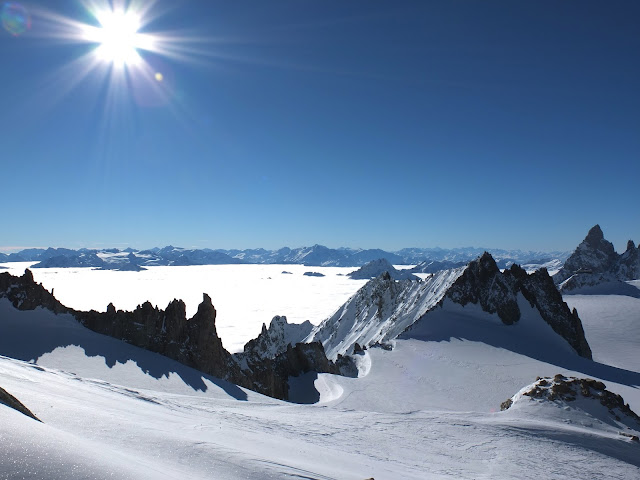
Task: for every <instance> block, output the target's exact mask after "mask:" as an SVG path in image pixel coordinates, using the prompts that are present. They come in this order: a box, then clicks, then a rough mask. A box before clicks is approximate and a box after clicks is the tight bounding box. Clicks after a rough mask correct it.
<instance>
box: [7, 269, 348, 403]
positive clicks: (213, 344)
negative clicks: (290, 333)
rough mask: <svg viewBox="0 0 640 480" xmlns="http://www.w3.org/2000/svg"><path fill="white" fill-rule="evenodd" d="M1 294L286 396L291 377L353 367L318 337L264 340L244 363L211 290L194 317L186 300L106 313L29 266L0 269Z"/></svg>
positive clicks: (16, 304) (20, 306) (242, 383)
mask: <svg viewBox="0 0 640 480" xmlns="http://www.w3.org/2000/svg"><path fill="white" fill-rule="evenodd" d="M0 298H7V299H9V301H11V303H12V304H13V306H14V307H15V308H17V309H19V310H33V309H35V308H39V307H41V308H46V309H48V310H51V311H52V312H54V313H56V314H58V313H69V314H71V315H73V316H74V317H75V318H76V319H77V320H78V321H79V322H80V323H81V324H83V325H84V326H85V327H87V328H89V329H90V330H93V331H95V332H97V333H101V334H103V335H108V336H110V337H113V338H116V339H119V340H123V341H125V342H127V343H130V344H132V345H135V346H137V347H141V348H144V349H146V350H149V351H152V352H156V353H159V354H161V355H164V356H166V357H168V358H171V359H174V360H176V361H178V362H180V363H183V364H184V365H187V366H189V367H193V368H196V369H197V370H200V371H202V372H203V373H206V374H209V375H213V376H216V377H218V378H221V379H225V380H228V381H230V382H232V383H235V384H237V385H240V386H242V387H245V388H248V389H251V390H254V391H257V392H259V393H262V394H264V395H268V396H271V397H274V398H279V399H283V400H286V399H287V398H288V395H289V393H288V391H289V384H288V382H289V377H295V376H299V375H301V374H303V373H307V372H309V371H316V372H318V373H334V374H340V373H341V371H345V372H349V371H350V361H349V359H347V358H341V359H339V360H340V361H339V363H334V362H331V361H329V360H327V357H326V355H325V352H324V348H323V347H322V344H320V343H319V342H312V343H305V344H303V343H297V344H296V345H293V346H292V345H291V344H290V343H287V344H286V345H279V346H278V348H272V349H271V350H270V351H271V353H272V355H269V356H268V355H265V354H263V353H262V352H260V348H258V347H259V345H260V344H261V340H258V341H256V342H254V344H253V345H254V346H253V347H251V346H250V347H249V348H248V349H247V350H248V351H249V352H250V354H249V355H247V356H245V358H244V362H239V361H238V359H236V358H234V356H233V355H231V354H230V353H229V352H228V351H227V350H226V349H225V348H224V347H223V346H222V342H221V340H220V338H219V337H218V334H217V331H216V326H215V320H216V311H215V308H214V307H213V305H212V303H211V298H210V297H209V296H208V295H207V294H204V295H203V301H202V303H201V304H200V305H199V306H198V311H197V312H196V314H195V315H194V316H193V317H192V318H190V319H187V318H186V310H185V304H184V302H183V301H182V300H173V301H172V302H170V303H169V305H168V306H167V308H166V309H165V310H162V309H159V308H157V307H154V306H153V305H151V303H149V302H145V303H144V304H142V305H139V306H138V307H137V308H136V309H135V310H133V311H131V312H128V311H122V310H116V309H115V307H114V306H113V304H109V306H108V307H107V311H106V312H96V311H94V310H91V311H89V312H83V311H76V310H73V309H71V308H68V307H65V306H64V305H62V304H61V303H60V302H59V301H58V300H57V299H56V298H55V297H54V296H53V294H52V293H51V292H49V291H47V290H46V289H45V288H44V287H43V286H42V285H41V284H37V283H35V281H34V279H33V275H32V273H31V272H30V271H29V270H26V271H25V273H24V275H22V276H21V277H14V276H12V275H11V274H9V273H0ZM277 323H278V322H276V324H277ZM301 328H303V329H304V328H307V329H308V327H301ZM272 333H273V332H272ZM300 335H302V332H301V333H300ZM267 336H268V335H267ZM273 336H274V337H276V336H277V335H275V334H274V335H273ZM250 343H251V342H250ZM272 346H273V345H272ZM257 352H259V353H257ZM241 363H243V365H241Z"/></svg>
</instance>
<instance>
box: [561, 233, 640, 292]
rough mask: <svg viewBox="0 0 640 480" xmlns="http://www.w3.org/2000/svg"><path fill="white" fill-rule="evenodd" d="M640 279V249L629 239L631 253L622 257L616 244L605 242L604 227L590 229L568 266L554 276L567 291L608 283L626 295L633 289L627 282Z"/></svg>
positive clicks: (570, 258)
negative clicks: (630, 288) (615, 247)
mask: <svg viewBox="0 0 640 480" xmlns="http://www.w3.org/2000/svg"><path fill="white" fill-rule="evenodd" d="M638 278H640V251H639V248H636V246H635V244H634V242H633V241H632V240H629V241H628V242H627V250H626V251H625V252H624V253H623V254H621V255H619V254H618V253H616V251H615V249H614V248H613V244H612V243H611V242H609V241H608V240H605V238H604V234H603V233H602V229H601V228H600V225H595V226H594V227H592V228H591V230H589V233H587V236H586V237H585V239H584V240H583V241H582V242H581V243H580V245H578V247H577V248H576V249H575V251H574V252H573V254H571V256H570V257H569V258H568V259H567V261H566V262H565V264H564V267H563V268H562V269H561V270H560V271H559V272H558V273H557V274H555V275H554V276H553V280H554V282H555V283H556V284H557V285H558V287H559V288H560V289H561V290H562V291H563V292H566V291H570V290H577V289H583V288H589V287H594V286H598V285H599V286H602V285H603V284H608V285H609V286H610V287H612V288H615V287H616V285H617V287H618V288H617V289H618V290H620V291H621V292H622V293H623V292H625V291H627V290H629V289H628V288H627V286H626V285H625V284H624V283H623V282H625V281H627V280H635V279H638ZM636 290H637V289H636Z"/></svg>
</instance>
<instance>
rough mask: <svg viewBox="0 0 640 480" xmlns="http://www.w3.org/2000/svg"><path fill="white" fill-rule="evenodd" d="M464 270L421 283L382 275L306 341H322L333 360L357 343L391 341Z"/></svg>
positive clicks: (441, 296) (453, 271)
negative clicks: (397, 279)
mask: <svg viewBox="0 0 640 480" xmlns="http://www.w3.org/2000/svg"><path fill="white" fill-rule="evenodd" d="M463 271H464V268H458V269H454V270H444V271H442V272H438V273H436V274H434V275H433V276H431V277H429V278H428V279H426V280H424V281H421V282H418V281H412V280H402V281H398V282H396V281H395V280H393V279H392V278H391V276H390V275H389V274H388V273H385V274H382V275H380V276H379V277H377V278H375V279H373V280H371V281H369V282H368V283H367V284H366V285H365V286H363V287H362V288H361V289H360V290H358V292H357V293H356V294H355V295H354V296H353V297H351V298H350V299H349V300H348V301H347V302H346V303H345V304H344V305H343V306H342V307H341V308H339V309H338V311H337V312H336V313H335V314H333V315H332V316H331V317H330V318H328V319H327V320H325V321H324V322H322V323H321V324H320V325H319V326H318V327H316V328H315V329H314V331H313V332H312V333H311V334H310V335H309V337H308V338H307V341H320V342H322V344H323V345H324V348H325V351H326V352H327V357H328V358H336V357H337V356H338V355H339V354H345V353H352V351H353V347H354V345H355V344H356V343H358V344H359V345H361V346H370V345H373V344H376V343H380V342H386V341H389V340H392V339H394V338H395V337H397V336H398V335H399V334H400V333H402V332H403V331H404V330H405V329H406V328H407V327H408V326H409V325H411V324H412V323H413V322H415V321H416V320H417V319H418V318H420V317H421V316H422V315H423V314H424V313H425V312H427V311H428V310H429V309H431V308H433V307H434V306H435V305H437V303H438V302H439V301H440V300H441V299H442V298H443V296H444V295H445V293H446V292H447V290H448V289H449V288H450V287H451V285H452V284H453V283H454V282H455V280H456V279H457V278H458V277H459V276H460V275H462V272H463Z"/></svg>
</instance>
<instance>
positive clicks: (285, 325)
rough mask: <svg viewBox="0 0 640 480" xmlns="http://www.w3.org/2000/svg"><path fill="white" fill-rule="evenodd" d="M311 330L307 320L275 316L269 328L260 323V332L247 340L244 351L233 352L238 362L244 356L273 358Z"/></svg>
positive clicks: (299, 340)
mask: <svg viewBox="0 0 640 480" xmlns="http://www.w3.org/2000/svg"><path fill="white" fill-rule="evenodd" d="M311 330H313V325H312V324H311V322H309V321H308V320H307V321H305V322H304V323H301V324H296V323H289V322H287V317H281V316H275V317H273V319H272V320H271V324H270V325H269V328H267V326H266V325H265V324H262V332H260V335H258V336H257V337H256V338H254V339H253V340H250V341H249V342H247V344H246V345H245V346H244V351H243V352H241V353H238V354H235V355H234V357H236V358H237V359H238V360H239V361H240V362H241V361H242V359H243V358H244V357H251V358H253V359H266V358H271V359H273V358H275V357H276V356H278V355H279V354H281V353H283V352H285V351H286V350H287V347H288V346H289V345H295V344H297V343H300V342H302V340H304V339H305V338H306V337H307V336H308V335H309V334H310V333H311Z"/></svg>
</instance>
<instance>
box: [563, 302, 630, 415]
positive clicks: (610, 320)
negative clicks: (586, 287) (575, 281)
mask: <svg viewBox="0 0 640 480" xmlns="http://www.w3.org/2000/svg"><path fill="white" fill-rule="evenodd" d="M564 301H565V302H566V303H567V305H569V307H570V308H575V309H576V310H577V311H578V315H579V316H580V319H581V320H582V324H583V326H584V331H585V335H586V337H587V341H588V342H589V345H590V346H591V351H592V353H593V359H594V360H596V361H598V362H602V363H606V364H608V365H612V366H614V367H619V368H625V369H628V370H633V371H635V372H640V350H639V344H640V298H633V297H629V296H623V295H565V296H564ZM639 410H640V409H639Z"/></svg>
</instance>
